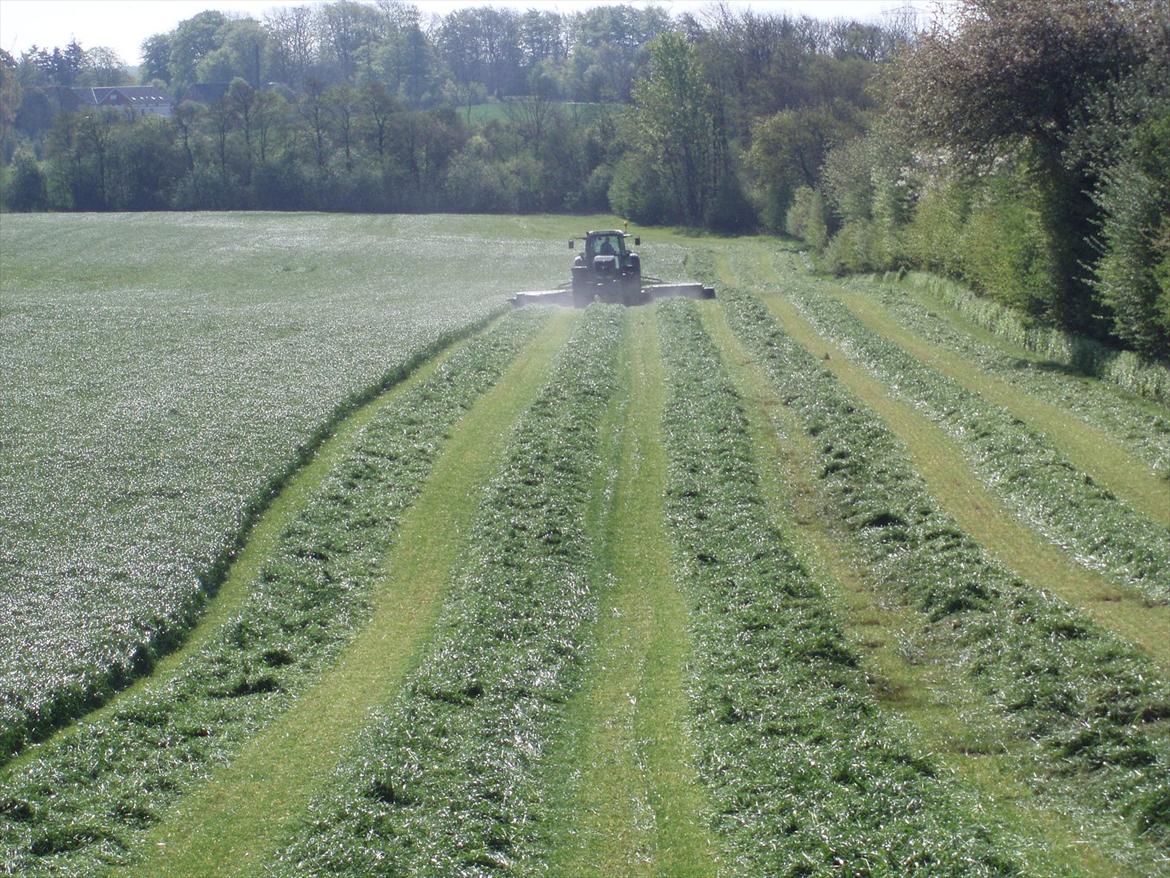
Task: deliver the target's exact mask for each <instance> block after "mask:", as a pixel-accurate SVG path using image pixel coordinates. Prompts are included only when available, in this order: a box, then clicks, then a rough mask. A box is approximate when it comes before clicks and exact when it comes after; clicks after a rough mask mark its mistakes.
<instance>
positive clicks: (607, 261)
mask: <svg viewBox="0 0 1170 878" xmlns="http://www.w3.org/2000/svg"><path fill="white" fill-rule="evenodd" d="M628 237H630V236H629V235H627V234H626V233H625V232H619V231H617V230H616V229H606V230H604V231H595V232H587V233H586V235H585V238H584V245H585V246H584V247H583V248H582V251H583V252H582V253H581V254H580V255H578V256H577V257H575V258H574V259H573V290H574V292H575V293H576V294H577V296H578V298H580V299H581V300H582V301H591V300H592V299H594V298H600V299H602V300H603V301H619V302H624V303H626V304H634V303H635V302H636V301H637V300H639V299H640V298H641V293H642V264H641V261H640V260H639V259H638V254H637V253H634V252H633V251H631V250H629V249H628V248H627V247H626V238H628ZM578 240H580V239H578V238H570V239H569V249H575V247H576V242H577V241H578ZM640 243H641V240H640V239H638V238H634V244H635V246H636V245H638V244H640Z"/></svg>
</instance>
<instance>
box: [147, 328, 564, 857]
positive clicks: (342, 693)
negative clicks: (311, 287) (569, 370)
mask: <svg viewBox="0 0 1170 878" xmlns="http://www.w3.org/2000/svg"><path fill="white" fill-rule="evenodd" d="M574 317H575V315H573V314H571V313H570V312H559V313H558V314H557V315H556V316H554V317H553V318H552V320H551V321H550V323H549V325H548V326H547V327H546V328H545V330H544V331H543V332H542V333H541V335H540V336H539V337H538V339H537V340H536V341H535V342H534V343H532V344H531V345H530V346H529V347H528V348H526V349H525V350H524V351H523V352H522V353H521V354H520V356H519V357H518V358H517V361H516V362H515V363H514V364H513V365H512V366H511V367H510V368H509V369H508V371H507V372H505V374H504V375H503V377H502V378H501V380H500V381H499V382H498V383H497V384H496V385H495V387H493V388H492V389H491V390H490V391H488V392H487V393H486V394H485V395H484V396H483V397H482V398H481V399H480V400H479V401H478V402H477V403H476V404H475V406H474V407H473V408H472V409H471V410H470V411H469V412H468V413H467V414H466V415H465V416H464V418H463V419H462V420H461V421H460V422H459V424H458V426H457V427H456V428H455V429H454V430H453V431H452V433H451V437H450V439H449V440H448V442H447V445H446V447H445V449H444V452H443V454H442V456H441V457H440V458H439V460H438V461H437V462H436V463H435V466H434V469H433V470H432V472H431V475H430V476H429V478H428V479H427V482H426V484H425V485H424V488H423V491H422V493H421V494H420V495H419V497H418V500H417V501H416V502H415V504H414V505H413V506H412V507H411V509H410V511H409V512H408V513H407V515H406V516H405V517H404V518H403V521H402V524H401V531H400V535H399V539H398V542H397V543H396V546H395V548H394V549H393V550H392V552H391V554H390V556H389V558H388V559H387V561H386V564H385V567H384V570H385V575H384V578H383V579H382V580H381V582H379V583H378V584H377V585H376V586H375V590H374V594H373V597H372V601H373V603H374V605H375V610H374V614H373V617H372V618H371V619H370V621H369V622H368V623H367V624H366V626H365V627H364V628H362V630H361V631H360V632H359V633H358V635H357V637H356V638H355V640H354V641H353V642H352V643H351V644H350V645H349V646H348V647H347V648H346V650H345V651H344V652H343V653H342V655H341V657H340V658H339V660H338V661H337V663H336V664H335V665H334V666H333V667H332V668H330V669H329V670H328V671H326V672H325V674H324V675H323V676H322V677H321V679H320V681H319V682H318V683H317V684H316V685H314V686H313V688H312V689H311V690H310V691H309V692H307V693H306V694H305V695H304V696H303V697H302V698H301V699H300V700H299V701H298V702H297V703H296V704H295V705H294V706H293V707H292V708H291V709H290V710H289V711H287V712H286V713H285V714H283V715H282V716H281V717H280V718H279V719H278V720H276V721H275V722H274V723H273V724H272V725H270V726H268V727H267V728H266V729H265V730H264V731H263V732H262V733H261V734H260V735H258V736H257V737H255V738H254V739H253V740H252V741H250V742H249V743H248V745H247V746H246V747H245V748H244V749H243V750H242V751H241V752H240V754H239V755H238V756H237V757H236V759H235V760H233V762H232V763H231V764H230V765H228V766H226V767H225V768H224V769H223V770H221V771H220V772H218V773H217V774H216V775H214V776H213V777H212V779H211V780H210V781H209V782H208V783H207V784H205V785H204V786H202V787H201V788H199V789H198V790H197V791H196V792H195V793H194V794H193V795H192V796H190V797H189V798H188V799H187V800H186V801H184V802H183V803H182V804H181V806H180V807H179V808H178V809H176V811H175V812H174V813H173V814H172V815H171V817H170V818H169V819H168V820H166V821H165V822H164V823H163V824H161V825H160V826H159V827H158V828H157V830H156V831H154V832H153V833H151V835H150V836H149V841H148V844H149V847H148V849H147V850H146V856H145V858H144V860H143V861H141V862H140V863H138V864H136V866H135V867H133V868H132V869H130V870H128V872H127V874H132V875H143V876H157V875H164V874H165V875H168V876H181V875H211V874H214V875H237V874H248V873H255V872H257V871H259V870H260V869H261V868H263V865H264V863H265V860H266V857H267V856H268V855H269V854H270V853H272V852H273V851H275V850H276V848H277V847H278V845H279V844H280V842H281V841H282V840H283V839H284V838H285V836H286V835H287V834H288V832H289V831H290V829H291V828H292V826H293V825H295V823H296V821H297V820H299V819H300V818H301V817H302V815H303V813H304V810H305V808H306V806H307V805H308V803H309V801H310V799H311V797H312V795H313V793H314V792H315V791H316V790H317V788H318V787H319V786H320V785H321V784H322V783H324V782H325V781H326V780H327V779H328V778H329V777H330V775H331V774H332V772H333V771H334V770H335V769H336V763H337V759H338V757H339V756H340V754H341V753H342V752H343V751H344V748H345V746H346V745H347V743H348V742H349V741H350V740H351V738H352V737H353V736H354V735H355V734H356V732H357V731H358V730H360V728H361V727H362V726H363V725H364V723H365V722H366V719H367V715H368V712H369V710H370V709H371V708H373V707H374V706H376V705H378V704H380V703H383V702H384V701H385V700H386V699H387V698H389V697H390V696H391V695H392V694H393V692H394V690H395V688H396V687H398V686H399V685H400V684H401V682H402V681H403V679H404V678H405V676H406V674H407V672H408V671H409V669H410V667H411V666H412V662H413V660H414V658H415V655H416V652H417V650H418V648H419V646H420V644H421V643H422V642H424V641H425V640H426V635H427V632H428V631H429V630H430V627H431V625H432V623H433V622H434V620H435V618H436V617H437V614H438V610H439V605H440V604H441V600H442V593H443V589H444V586H445V585H446V580H447V577H448V574H449V572H450V570H451V568H452V567H453V566H454V564H455V561H456V559H457V557H458V555H459V552H460V550H461V548H462V544H463V535H464V533H465V531H466V530H467V528H468V527H469V525H470V522H471V520H472V519H473V517H474V515H475V512H476V510H477V508H478V502H477V501H478V499H479V497H478V491H477V490H475V489H474V488H473V486H479V485H482V484H483V483H484V482H485V481H486V480H487V478H488V477H489V476H490V474H491V473H492V472H493V471H494V470H495V469H496V468H497V467H498V466H499V465H500V463H501V462H502V457H503V452H504V449H505V446H506V443H507V438H508V436H509V435H510V432H511V429H512V426H513V425H514V424H515V423H516V421H517V420H518V419H519V417H520V414H521V413H522V412H523V411H524V410H525V409H527V408H528V406H529V405H531V404H532V402H533V401H534V400H535V398H536V396H537V393H538V391H539V390H540V387H541V386H542V383H543V375H544V372H545V371H546V369H547V367H548V365H549V364H550V363H551V362H552V360H553V357H554V355H555V353H556V351H557V350H559V349H560V347H561V345H562V344H563V342H564V341H565V339H566V338H567V336H568V331H569V327H570V326H571V324H572V323H573V318H574Z"/></svg>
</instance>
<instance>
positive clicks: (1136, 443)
mask: <svg viewBox="0 0 1170 878" xmlns="http://www.w3.org/2000/svg"><path fill="white" fill-rule="evenodd" d="M844 285H845V286H846V287H847V288H849V289H851V290H858V291H860V292H864V293H865V294H867V295H872V296H875V297H876V298H877V299H878V300H879V301H880V302H881V303H882V305H884V306H885V307H886V308H888V309H890V311H891V312H892V313H893V314H895V315H896V316H897V319H898V321H899V322H900V323H902V324H903V325H905V326H906V327H908V328H909V329H911V330H913V331H914V332H915V333H917V334H918V335H920V336H922V337H923V338H925V339H927V340H928V341H930V342H932V343H933V344H936V345H938V346H940V347H942V348H945V349H946V350H949V351H953V352H955V353H956V354H958V355H959V356H961V357H963V358H964V359H966V360H968V361H970V362H971V363H974V364H975V365H977V366H978V367H979V368H980V369H983V370H985V371H987V372H990V373H991V374H993V375H996V376H998V377H1000V378H1002V379H1003V380H1006V381H1010V382H1011V383H1012V384H1013V385H1016V386H1022V387H1023V388H1024V389H1026V390H1027V392H1028V393H1030V394H1034V395H1036V396H1037V397H1039V398H1041V399H1043V400H1045V401H1047V402H1050V403H1052V404H1053V405H1057V406H1060V407H1061V408H1062V409H1065V410H1066V411H1069V412H1071V413H1074V414H1075V415H1076V416H1077V417H1079V418H1082V419H1084V420H1085V421H1087V422H1088V423H1091V424H1093V425H1094V426H1096V427H1098V428H1099V429H1101V430H1103V431H1105V432H1107V433H1109V434H1110V436H1111V437H1112V438H1113V439H1114V440H1115V441H1116V442H1118V443H1119V444H1121V445H1123V446H1124V447H1125V448H1127V449H1128V450H1129V451H1130V452H1131V453H1133V454H1134V455H1135V456H1137V457H1138V458H1140V459H1141V460H1142V461H1143V462H1144V463H1145V464H1146V465H1147V466H1149V467H1150V468H1151V469H1154V470H1155V471H1156V472H1157V471H1160V472H1161V474H1162V477H1163V478H1170V407H1168V406H1167V404H1163V405H1162V406H1159V405H1158V404H1157V403H1155V402H1152V401H1151V402H1143V403H1137V404H1135V397H1134V396H1131V395H1130V394H1128V393H1126V392H1124V391H1121V390H1120V389H1118V388H1112V387H1110V386H1109V385H1108V384H1104V383H1102V382H1100V381H1095V380H1088V379H1086V378H1085V377H1084V376H1082V375H1080V374H1078V373H1076V372H1075V371H1073V370H1072V369H1071V367H1066V366H1062V365H1061V364H1059V363H1054V362H1053V361H1052V360H1049V359H1043V358H1041V357H1040V356H1038V355H1036V354H1031V353H1029V352H1027V351H1026V350H1025V349H1024V348H1023V347H1018V346H1016V345H1011V347H1009V346H1008V345H1009V344H1010V342H1007V341H1000V340H999V339H998V338H996V337H995V336H993V335H991V334H990V333H989V332H988V333H983V332H981V330H980V329H978V328H975V329H974V332H975V333H978V334H980V335H982V338H978V337H976V335H975V334H972V333H971V332H965V331H963V328H961V326H960V325H956V322H953V321H952V320H948V319H939V317H940V313H939V312H940V311H941V312H942V313H943V314H944V315H945V314H947V313H948V312H949V313H950V314H951V315H953V316H957V315H959V314H960V312H957V311H955V310H953V309H952V308H950V304H951V302H950V300H948V299H945V298H943V297H941V296H939V297H936V296H935V295H934V294H933V293H929V292H925V291H923V286H922V285H921V284H919V283H915V282H913V281H912V280H911V279H907V282H906V283H894V282H893V281H892V280H890V281H888V282H881V283H879V282H876V281H875V280H873V279H869V278H859V279H851V280H847V281H845V282H844ZM995 307H1001V306H998V305H997V306H995ZM958 319H959V321H962V320H963V318H962V317H961V316H960V317H959V318H958ZM968 325H971V326H974V325H975V324H973V323H971V324H968ZM984 339H986V341H985V340H984Z"/></svg>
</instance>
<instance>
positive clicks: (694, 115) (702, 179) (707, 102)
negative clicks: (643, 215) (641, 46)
mask: <svg viewBox="0 0 1170 878" xmlns="http://www.w3.org/2000/svg"><path fill="white" fill-rule="evenodd" d="M634 105H635V107H636V111H637V112H636V122H635V132H634V136H635V138H636V139H637V140H638V141H639V145H640V148H641V149H642V150H644V151H645V153H646V154H647V155H650V156H656V157H657V161H658V163H659V165H660V167H661V170H662V174H663V178H664V179H665V180H666V181H667V184H668V188H669V194H670V196H671V198H672V200H673V202H674V204H675V206H676V209H677V212H678V215H679V218H681V219H682V220H683V221H684V222H687V223H689V224H692V225H699V224H701V223H702V221H703V218H704V216H705V214H706V211H707V208H708V206H709V205H710V203H711V199H712V197H713V196H714V194H715V191H716V188H717V186H718V183H719V173H720V170H721V168H720V166H719V165H720V159H721V158H722V156H721V143H720V139H721V132H720V131H719V130H718V128H717V126H716V119H715V114H714V112H713V106H714V95H713V93H712V91H711V88H710V86H709V85H708V84H707V82H706V80H705V78H704V76H703V71H702V68H701V66H700V64H699V59H698V54H697V52H696V51H695V48H694V47H693V46H691V45H690V44H689V43H688V42H687V40H686V37H685V36H683V35H682V34H681V33H677V32H670V31H668V32H667V33H664V34H662V35H661V36H659V37H657V38H656V39H655V40H654V41H653V42H652V43H651V44H650V72H649V75H648V76H647V77H646V78H645V79H642V80H640V81H639V82H638V83H637V84H636V85H635V86H634Z"/></svg>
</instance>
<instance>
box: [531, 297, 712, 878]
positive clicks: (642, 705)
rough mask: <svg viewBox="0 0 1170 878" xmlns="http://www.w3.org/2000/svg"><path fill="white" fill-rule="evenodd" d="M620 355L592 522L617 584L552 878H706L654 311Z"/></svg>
mask: <svg viewBox="0 0 1170 878" xmlns="http://www.w3.org/2000/svg"><path fill="white" fill-rule="evenodd" d="M626 345H627V350H628V351H629V362H628V364H627V366H626V368H625V369H624V375H623V382H622V384H623V387H624V389H625V393H624V395H623V399H622V400H621V403H620V409H621V411H620V412H619V413H618V415H617V417H616V418H615V420H616V421H618V424H616V425H615V430H616V431H617V432H618V435H617V437H616V438H615V441H614V442H613V443H612V445H611V447H610V448H609V449H608V450H609V456H610V458H611V464H612V465H613V466H614V467H615V469H616V480H615V484H614V486H613V491H612V492H611V493H609V497H608V501H609V502H608V503H607V504H606V505H607V507H608V508H606V509H605V510H604V511H603V512H602V513H601V515H600V516H598V517H599V518H600V519H601V520H600V521H598V522H597V523H596V526H597V528H598V530H599V531H600V532H601V534H602V536H601V556H602V558H603V559H604V565H605V568H606V570H605V573H604V574H603V575H604V576H606V577H607V578H608V579H609V585H608V587H607V590H606V592H605V593H604V594H603V596H602V599H601V606H600V615H599V621H598V623H597V637H598V644H597V648H596V655H595V657H594V659H593V662H592V664H591V668H590V671H589V673H590V677H589V682H588V683H587V684H586V687H585V690H584V691H583V692H581V693H579V694H578V696H577V697H576V698H575V699H574V701H573V702H572V703H571V704H570V706H569V716H568V720H567V722H568V727H569V732H568V743H567V746H566V747H565V748H564V749H565V752H564V753H563V754H561V760H563V762H564V763H565V773H566V774H568V775H569V777H568V779H567V783H566V787H567V789H566V795H565V800H566V801H565V803H564V804H563V805H562V806H561V808H562V810H563V811H564V813H565V816H564V817H562V818H561V823H562V828H561V835H560V844H559V848H558V849H557V850H556V851H554V854H553V857H552V860H553V866H552V868H553V872H554V873H555V874H561V875H564V876H566V878H586V876H612V875H623V876H635V875H647V876H649V875H668V876H678V878H685V876H711V875H715V874H716V873H717V872H718V864H717V856H716V845H715V843H714V841H713V839H712V838H711V836H710V833H709V831H708V828H707V824H706V818H705V815H706V811H707V807H708V806H707V802H706V799H705V796H704V794H703V791H702V789H701V787H700V786H699V783H698V777H697V774H696V771H695V761H694V757H693V753H692V746H691V741H690V732H689V729H688V726H687V722H686V716H687V712H688V705H687V693H686V685H685V680H684V677H685V668H686V663H687V661H688V658H689V655H690V635H689V632H688V628H687V626H688V610H687V603H686V601H685V599H684V598H683V595H682V593H681V592H680V591H679V589H678V586H677V584H676V582H675V581H674V579H673V573H672V570H671V559H670V549H669V546H668V544H667V541H666V534H665V531H664V524H663V518H664V506H663V498H664V493H665V489H666V456H665V453H664V451H663V448H662V445H661V441H660V438H659V434H660V430H661V422H662V410H663V405H664V383H665V377H664V374H663V368H662V359H661V354H660V352H659V345H658V326H657V320H656V319H655V312H654V310H653V309H652V308H642V309H638V310H636V311H633V312H632V315H631V326H630V328H629V330H628V335H627V339H626ZM615 457H616V460H614V459H613V458H615Z"/></svg>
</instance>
